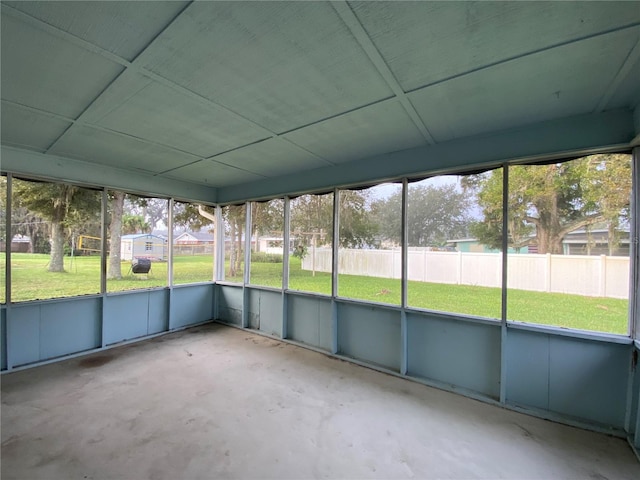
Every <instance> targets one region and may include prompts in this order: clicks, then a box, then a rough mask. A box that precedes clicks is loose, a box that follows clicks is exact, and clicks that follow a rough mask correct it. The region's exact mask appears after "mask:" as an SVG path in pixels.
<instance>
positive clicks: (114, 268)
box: [107, 191, 125, 280]
mask: <svg viewBox="0 0 640 480" xmlns="http://www.w3.org/2000/svg"><path fill="white" fill-rule="evenodd" d="M110 197H111V198H110V202H111V208H110V209H109V210H110V214H111V219H110V222H109V268H108V270H107V278H111V279H118V280H119V279H121V278H122V268H121V265H122V263H121V260H122V259H121V258H120V251H121V243H122V216H123V210H124V198H125V193H124V192H120V191H115V192H111V196H110Z"/></svg>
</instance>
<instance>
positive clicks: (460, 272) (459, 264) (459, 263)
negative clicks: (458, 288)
mask: <svg viewBox="0 0 640 480" xmlns="http://www.w3.org/2000/svg"><path fill="white" fill-rule="evenodd" d="M457 271H458V272H457V275H456V276H457V278H456V283H457V284H458V285H461V284H462V252H458V268H457Z"/></svg>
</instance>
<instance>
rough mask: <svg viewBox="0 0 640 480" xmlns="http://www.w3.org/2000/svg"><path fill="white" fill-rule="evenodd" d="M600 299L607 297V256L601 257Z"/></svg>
mask: <svg viewBox="0 0 640 480" xmlns="http://www.w3.org/2000/svg"><path fill="white" fill-rule="evenodd" d="M598 295H599V296H600V297H606V296H607V256H606V255H600V285H599V288H598Z"/></svg>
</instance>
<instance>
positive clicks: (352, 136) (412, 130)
mask: <svg viewBox="0 0 640 480" xmlns="http://www.w3.org/2000/svg"><path fill="white" fill-rule="evenodd" d="M285 137H286V138H287V139H289V140H291V141H292V142H293V143H295V144H296V145H299V146H301V147H303V148H305V149H306V150H309V151H310V152H313V153H315V154H317V155H319V156H321V157H323V158H326V159H328V160H330V161H331V162H334V163H342V162H347V161H350V160H357V159H359V158H364V157H367V156H370V155H379V154H383V153H389V152H394V151H397V150H403V149H405V148H413V147H418V146H421V145H425V140H424V138H423V137H422V135H421V134H420V132H419V131H418V129H417V128H416V126H415V124H414V123H413V122H412V121H411V119H410V118H409V116H408V115H407V113H406V112H405V110H404V109H403V108H402V106H401V105H400V103H399V102H398V101H397V100H395V99H392V100H386V101H384V102H381V103H378V104H375V105H371V106H368V107H365V108H362V109H359V110H355V111H353V112H350V113H346V114H344V115H341V116H339V117H335V118H332V119H330V120H325V121H324V122H320V123H317V124H314V125H311V126H309V127H305V128H302V129H300V130H296V131H294V132H291V133H288V134H286V135H285Z"/></svg>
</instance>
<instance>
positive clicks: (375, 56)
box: [331, 0, 436, 145]
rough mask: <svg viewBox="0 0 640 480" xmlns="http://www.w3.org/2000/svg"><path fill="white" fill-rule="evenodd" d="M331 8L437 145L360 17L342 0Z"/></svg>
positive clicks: (430, 139) (422, 132)
mask: <svg viewBox="0 0 640 480" xmlns="http://www.w3.org/2000/svg"><path fill="white" fill-rule="evenodd" d="M331 6H332V7H333V9H334V10H335V11H336V13H337V14H338V15H339V16H340V18H341V19H342V21H343V22H344V24H345V25H346V26H347V28H348V29H349V30H350V31H351V34H352V35H353V36H354V37H355V39H356V41H357V42H358V43H359V44H360V47H361V48H362V49H363V50H364V52H365V53H366V54H367V56H368V57H369V60H371V63H373V66H374V67H375V68H376V70H378V73H379V74H380V76H382V78H383V79H384V81H385V82H386V83H387V85H389V88H390V89H391V91H392V92H393V93H394V94H395V96H396V98H397V99H398V100H399V101H400V104H401V105H402V107H403V108H404V110H405V111H406V112H407V115H409V117H410V118H411V120H412V121H413V123H414V124H415V126H416V127H417V128H418V130H419V131H420V133H421V134H422V136H423V137H424V139H425V140H426V141H427V143H429V144H431V145H432V144H434V143H436V142H435V140H434V139H433V136H432V135H431V133H430V132H429V129H428V128H427V126H426V125H425V124H424V122H423V121H422V119H421V118H420V115H418V112H417V111H416V109H415V108H414V106H413V104H412V103H411V101H409V98H408V97H407V95H406V94H405V92H404V90H403V89H402V87H401V86H400V84H399V83H398V80H396V77H395V76H394V75H393V72H392V71H391V69H390V68H389V66H388V65H387V63H386V62H385V61H384V58H382V55H380V52H378V49H377V48H376V46H375V45H374V44H373V41H372V40H371V38H370V37H369V35H368V34H367V32H366V31H365V29H364V27H363V26H362V24H361V23H360V20H358V17H356V14H355V13H353V10H351V7H350V6H349V4H348V3H347V2H346V1H344V0H341V1H336V2H331Z"/></svg>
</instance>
